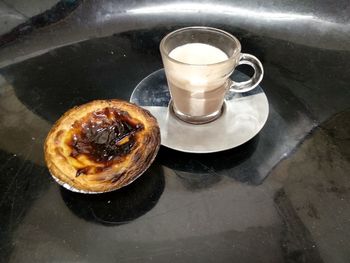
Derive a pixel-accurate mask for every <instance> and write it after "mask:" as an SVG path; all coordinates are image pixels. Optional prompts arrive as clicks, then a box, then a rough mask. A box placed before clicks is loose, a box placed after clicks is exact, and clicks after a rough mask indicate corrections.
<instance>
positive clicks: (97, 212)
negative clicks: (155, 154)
mask: <svg viewBox="0 0 350 263" xmlns="http://www.w3.org/2000/svg"><path fill="white" fill-rule="evenodd" d="M164 186H165V181H164V174H163V171H162V169H161V167H160V166H159V165H154V164H153V165H152V166H151V167H150V168H149V169H148V170H147V171H146V172H145V174H144V175H143V176H141V177H140V178H138V179H137V180H136V181H135V182H134V183H132V184H131V185H128V186H126V187H123V188H121V189H119V190H118V191H114V192H109V193H105V194H103V195H86V194H80V193H74V192H71V191H68V190H66V189H64V188H63V187H62V188H61V195H62V198H63V200H64V202H65V204H66V205H67V207H68V208H69V209H70V210H71V211H72V212H73V213H74V214H75V215H77V216H78V217H80V218H83V219H85V220H87V221H90V222H94V223H98V224H103V225H120V224H125V223H128V222H130V221H132V220H134V219H136V218H138V217H140V216H142V215H143V214H145V213H147V212H148V211H149V210H151V209H152V208H153V207H154V206H155V205H156V203H157V202H158V199H159V198H160V196H161V195H162V193H163V190H164Z"/></svg>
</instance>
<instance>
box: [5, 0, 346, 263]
mask: <svg viewBox="0 0 350 263" xmlns="http://www.w3.org/2000/svg"><path fill="white" fill-rule="evenodd" d="M93 2H94V1H86V2H84V3H83V4H82V5H81V6H80V7H79V8H78V10H77V11H76V13H73V14H71V16H72V17H69V18H68V20H67V21H66V24H64V23H63V24H61V25H57V24H54V25H48V26H47V28H44V29H37V30H36V31H35V30H34V32H33V33H32V34H34V36H37V35H42V36H43V42H45V41H44V39H45V38H49V34H50V32H51V31H50V30H54V29H55V27H56V28H58V29H57V30H58V32H61V34H63V33H62V32H65V31H67V30H68V28H69V27H68V26H67V24H68V25H69V23H72V25H73V26H74V25H75V24H74V23H78V24H79V25H80V26H81V27H82V28H84V25H83V24H84V23H83V22H82V19H83V18H84V17H85V19H86V21H87V24H89V23H92V21H88V18H91V17H95V20H94V23H95V24H97V25H98V26H96V28H99V27H103V26H106V28H110V27H111V25H110V24H108V23H107V24H103V23H102V22H101V20H99V18H101V16H102V15H101V14H102V13H103V12H105V15H106V14H108V12H107V11H106V10H109V12H110V10H111V8H112V7H115V5H116V4H115V3H113V4H112V3H109V1H101V3H99V4H96V5H97V6H95V7H93ZM157 2H158V1H157ZM344 2H346V1H344ZM255 4H257V3H255ZM120 5H121V6H123V7H125V5H126V4H125V3H120ZM134 5H135V6H136V5H137V4H136V2H135V3H134ZM207 5H208V4H207ZM252 5H253V2H252ZM111 6H112V7H111ZM135 6H133V5H132V4H130V6H129V7H128V8H129V10H133V12H134V13H132V14H134V15H135V14H136V15H137V14H140V17H141V18H140V20H139V21H138V20H132V19H131V18H130V16H129V15H127V14H125V13H123V12H121V13H120V14H119V13H118V14H119V15H120V16H119V18H118V19H119V20H118V21H117V20H115V21H114V20H113V21H114V22H113V23H114V24H113V25H114V26H115V27H116V29H115V33H114V34H109V35H107V32H109V30H110V29H108V30H107V29H106V31H105V32H106V34H105V35H106V36H102V35H104V33H101V34H100V35H99V37H95V36H94V37H92V38H91V39H85V40H84V41H81V42H77V43H73V44H68V43H66V45H65V46H63V47H59V48H48V49H45V52H40V54H37V55H35V54H36V53H32V54H31V55H30V56H27V57H26V56H24V55H23V56H22V58H20V59H18V60H16V58H19V57H20V56H19V55H18V52H19V51H18V50H20V48H21V45H23V43H26V45H28V47H26V48H27V50H29V46H30V45H32V46H35V45H36V44H37V43H38V42H40V41H41V40H40V39H38V38H35V39H34V38H32V37H31V36H30V35H27V36H23V37H22V38H20V39H19V40H18V41H17V42H15V43H10V44H8V46H5V47H3V48H2V50H0V57H2V58H4V59H3V63H2V67H1V69H0V187H1V191H0V262H51V261H54V262H348V260H349V258H350V252H349V251H350V250H349V244H350V224H349V223H350V222H349V218H350V203H349V200H350V180H348V179H349V178H348V177H349V173H348V171H349V168H350V166H349V134H350V132H349V127H350V125H349V124H350V123H349V122H350V120H349V119H350V118H349V116H350V111H349V106H350V103H349V101H350V89H349V83H350V63H349V61H350V50H349V48H348V46H347V47H344V46H342V45H340V44H339V45H336V44H334V43H331V42H328V43H325V42H324V41H326V40H324V41H323V40H322V35H321V34H322V32H316V33H315V32H313V34H315V36H318V37H319V41H316V40H315V39H314V38H312V37H311V38H310V39H309V38H308V36H307V34H308V27H307V26H306V25H304V24H303V25H302V27H300V28H298V29H290V32H289V31H288V30H289V29H288V25H283V23H287V24H288V21H289V20H287V22H286V20H283V19H280V20H278V19H277V18H276V17H275V20H274V21H278V22H279V23H282V26H281V27H282V28H283V27H285V28H287V29H286V31H285V32H281V31H278V30H279V29H278V30H277V29H276V32H277V33H276V35H275V36H274V35H273V34H267V33H266V32H264V30H261V31H257V30H252V29H251V28H250V29H249V27H247V28H248V29H247V28H246V29H245V28H244V27H242V26H235V25H234V24H233V23H230V18H227V17H223V18H222V17H220V18H218V17H219V14H218V13H217V14H216V17H217V18H218V19H217V20H215V19H213V17H209V18H207V19H206V16H205V13H204V14H197V13H195V14H197V15H198V16H195V17H191V16H190V14H191V13H190V12H187V13H186V12H185V11H184V13H183V14H184V15H181V14H175V13H174V12H173V13H172V12H169V14H168V15H169V18H166V13H164V14H161V13H159V12H158V13H157V12H156V9H150V8H151V7H148V9H143V13H142V12H141V11H142V10H141V11H140V9H137V8H136V7H135ZM219 6H220V5H219ZM102 7H105V9H103V8H102ZM98 8H101V9H98ZM202 8H203V6H202ZM232 8H234V6H233V5H232V6H231V9H232ZM271 8H272V7H271ZM125 9H127V8H126V7H125ZM231 9H230V12H233V9H232V10H231ZM101 10H102V11H101ZM103 10H104V11H103ZM135 10H136V11H137V10H138V12H139V13H137V12H136V13H135ZM145 10H146V11H147V12H149V14H146V15H148V17H147V18H145V17H143V16H144V15H145V13H144V12H146V11H145ZM152 10H153V11H152ZM220 10H221V9H220ZM251 10H255V9H254V8H252V9H251ZM281 10H283V9H279V10H277V11H279V12H281ZM99 12H100V13H99ZM101 12H102V13H101ZM152 12H154V14H155V16H154V17H150V16H152V15H151V14H150V13H152ZM179 12H180V11H179ZM213 12H214V11H213ZM254 12H257V11H254ZM337 12H338V11H337ZM339 12H340V11H339ZM92 13H94V14H97V15H96V16H92V15H91V14H92ZM214 13H215V12H214ZM123 15H124V16H125V17H123ZM295 15H296V14H295ZM106 16H107V15H106ZM106 16H104V17H105V19H107V18H106ZM281 16H283V15H281ZM285 17H286V16H285ZM78 18H79V19H80V20H79V21H78ZM151 18H152V19H151ZM123 19H124V20H123ZM142 19H144V20H145V21H149V23H148V24H144V25H143V24H142V23H141V22H140V21H143V20H142ZM235 19H237V18H232V21H235ZM276 19H277V20H276ZM77 21H78V22H77ZM155 21H157V22H155ZM320 21H321V20H320ZM63 22H64V21H63ZM117 22H118V23H117ZM119 22H120V23H119ZM313 22H314V21H313ZM99 23H100V24H99ZM104 23H105V22H104ZM135 23H137V26H135ZM320 23H321V22H320ZM325 23H326V22H325ZM334 23H335V22H334ZM337 23H338V24H341V25H342V26H343V27H342V28H341V29H339V30H340V31H341V30H343V32H349V27H348V24H346V23H344V21H338V22H337ZM193 24H201V25H208V26H214V27H219V28H221V29H223V30H226V31H228V32H230V33H233V34H234V35H236V36H237V37H238V38H239V40H240V41H241V43H242V46H243V51H244V52H247V53H251V54H254V55H256V56H257V57H258V58H259V59H260V60H261V61H262V63H263V65H264V69H265V76H264V79H263V81H262V83H261V87H262V88H263V89H264V91H265V93H266V95H267V97H268V100H269V106H270V113H269V117H268V120H267V123H266V125H265V127H264V128H263V129H262V130H261V132H260V133H259V134H258V135H257V136H255V137H254V138H253V139H252V140H250V141H248V142H247V143H245V144H243V145H241V146H239V147H237V148H234V149H231V150H228V151H224V152H219V153H212V154H190V153H182V152H178V151H174V150H172V149H169V148H166V147H163V146H162V147H161V149H160V151H159V153H158V155H157V158H156V160H155V162H154V163H153V164H152V166H151V168H150V169H149V170H147V172H146V173H145V174H144V175H142V176H141V177H140V178H139V179H137V180H136V181H135V182H134V183H132V184H131V185H129V186H127V187H125V188H122V189H120V190H118V191H115V192H111V193H107V194H101V195H82V194H77V193H72V192H69V191H67V190H66V189H64V188H62V187H60V186H59V185H58V184H56V183H55V182H54V180H53V179H52V178H51V176H50V174H49V172H48V170H47V168H46V165H45V161H44V156H43V142H44V140H45V137H46V135H47V133H48V131H49V130H50V128H51V126H52V125H53V123H54V122H55V121H56V120H57V119H58V118H59V117H60V116H61V115H62V114H63V113H64V112H65V111H67V110H68V109H70V108H72V107H73V106H75V105H79V104H83V103H85V102H89V101H91V100H94V99H111V98H119V99H124V100H129V98H130V95H131V93H132V91H133V89H134V87H135V86H136V85H137V84H138V83H139V82H140V81H141V80H142V79H143V78H144V77H146V76H147V75H149V74H150V73H152V72H154V71H156V70H158V69H160V68H162V63H161V58H160V54H159V49H158V46H159V42H160V40H161V38H162V37H163V36H164V35H165V34H166V33H168V32H170V31H171V30H173V29H175V28H178V27H182V26H187V25H193ZM268 25H269V27H270V28H273V23H268ZM280 25H281V24H280ZM290 25H292V24H290ZM73 26H72V28H73ZM310 27H312V25H310ZM59 28H61V29H59ZM62 28H63V29H62ZM326 28H327V30H330V28H329V27H328V24H326ZM40 30H41V32H40ZM45 30H46V31H45ZM60 30H61V31H60ZM72 30H74V29H72ZM82 30H83V29H82ZM266 30H267V29H266ZM293 30H294V31H293ZM325 30H326V29H325ZM295 32H298V34H304V36H305V39H303V37H302V36H299V37H295V40H293V38H292V37H290V36H291V35H293V34H294V33H295ZM327 32H328V31H327ZM69 34H71V33H70V32H69V30H68V31H67V35H69ZM310 34H311V33H310ZM63 35H64V34H63ZM67 35H64V37H67ZM72 38H74V36H72ZM86 38H88V35H86ZM339 38H340V39H342V38H344V36H340V37H339ZM348 41H350V40H348ZM72 42H75V41H72ZM16 47H17V51H16ZM26 48H24V49H23V50H26ZM33 48H34V47H33ZM7 51H8V52H9V53H11V52H13V53H12V54H13V60H12V62H10V61H11V60H10V57H11V56H10V55H9V54H5V53H6V52H7ZM23 52H26V51H23ZM5 57H7V59H5ZM238 70H240V71H242V72H245V73H246V74H248V75H249V74H251V72H250V71H249V69H247V68H244V67H240V68H238ZM218 139H220V134H218Z"/></svg>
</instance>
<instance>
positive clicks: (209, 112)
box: [160, 27, 264, 124]
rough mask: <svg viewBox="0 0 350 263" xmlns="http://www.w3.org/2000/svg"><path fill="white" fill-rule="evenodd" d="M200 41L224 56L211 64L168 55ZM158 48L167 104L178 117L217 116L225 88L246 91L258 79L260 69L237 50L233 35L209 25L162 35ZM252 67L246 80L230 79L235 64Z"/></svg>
mask: <svg viewBox="0 0 350 263" xmlns="http://www.w3.org/2000/svg"><path fill="white" fill-rule="evenodd" d="M189 43H201V44H208V45H211V46H214V47H216V48H218V49H220V50H221V51H223V52H224V53H225V54H226V55H227V59H226V60H224V61H221V62H217V63H212V64H189V63H185V62H182V61H179V60H175V59H173V58H172V57H170V56H169V54H170V52H171V51H172V50H174V49H175V48H176V47H179V46H182V45H185V44H189ZM160 52H161V56H162V60H163V64H164V69H165V74H166V78H167V82H168V86H169V90H170V94H171V105H170V106H171V107H172V109H173V111H174V113H175V115H176V116H177V117H178V118H180V119H181V120H183V121H185V122H189V123H193V124H202V123H207V122H210V121H213V120H215V119H217V118H218V117H220V115H221V112H222V107H223V103H224V97H225V94H226V92H228V91H229V90H231V91H234V92H247V91H250V90H252V89H254V88H255V87H256V86H257V85H258V84H259V83H260V81H261V80H262V78H263V75H264V69H263V67H262V64H261V62H260V61H259V60H258V59H257V58H256V57H255V56H253V55H250V54H245V53H241V44H240V42H239V41H238V39H237V38H236V37H234V36H233V35H231V34H229V33H227V32H225V31H223V30H220V29H216V28H211V27H186V28H181V29H178V30H175V31H173V32H171V33H169V34H168V35H166V36H165V37H164V38H163V39H162V41H161V43H160ZM242 64H247V65H250V66H251V67H253V69H254V75H253V77H252V78H250V79H249V80H247V81H244V82H234V81H233V80H231V79H230V76H231V75H232V73H233V71H234V69H235V67H236V66H238V65H242Z"/></svg>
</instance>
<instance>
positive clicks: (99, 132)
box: [68, 108, 143, 176]
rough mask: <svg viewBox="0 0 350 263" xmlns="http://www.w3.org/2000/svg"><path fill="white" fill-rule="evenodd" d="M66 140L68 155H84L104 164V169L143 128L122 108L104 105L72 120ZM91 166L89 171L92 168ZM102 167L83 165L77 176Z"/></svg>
mask: <svg viewBox="0 0 350 263" xmlns="http://www.w3.org/2000/svg"><path fill="white" fill-rule="evenodd" d="M72 128H73V134H72V137H71V139H70V141H69V143H68V144H69V146H70V147H71V148H72V152H71V157H73V158H77V157H78V156H79V155H85V156H87V157H88V158H89V159H90V160H92V161H94V162H97V163H100V164H103V167H104V168H103V169H105V168H107V167H109V166H111V165H112V164H113V163H114V162H117V161H120V160H121V159H122V157H123V156H126V155H127V154H128V153H130V151H131V149H132V148H133V146H134V145H135V134H136V133H137V132H138V131H140V130H142V129H143V125H142V124H139V123H136V122H135V121H134V120H133V119H132V118H131V117H130V115H129V114H128V113H127V112H125V111H119V110H116V109H113V108H104V109H103V110H99V111H95V112H92V113H90V114H88V115H87V116H85V117H84V118H83V119H82V120H79V121H76V122H75V123H74V124H73V127H72ZM91 170H92V171H91ZM98 171H101V167H84V168H81V169H79V170H78V171H77V174H76V176H79V175H81V174H88V173H89V172H98Z"/></svg>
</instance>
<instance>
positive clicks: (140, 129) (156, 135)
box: [44, 100, 160, 193]
mask: <svg viewBox="0 0 350 263" xmlns="http://www.w3.org/2000/svg"><path fill="white" fill-rule="evenodd" d="M104 109H109V111H112V110H113V111H116V112H118V114H119V113H121V114H122V115H123V116H127V119H128V121H129V123H130V124H134V127H137V129H136V128H134V130H133V131H132V143H129V145H130V146H129V148H126V149H127V150H126V152H125V153H124V152H123V154H122V155H121V156H116V157H114V158H113V159H112V157H110V158H109V159H112V160H109V159H108V160H103V161H101V160H100V158H91V156H89V155H88V154H84V153H76V150H74V149H75V148H74V147H73V146H72V145H76V144H77V142H76V141H74V144H73V143H72V141H73V139H72V138H74V139H76V134H75V133H76V132H77V131H78V130H79V127H80V126H84V122H87V121H89V119H91V118H92V117H91V118H90V117H89V116H95V115H96V114H95V113H96V112H101V111H103V110H104ZM93 114H95V115H93ZM81 120H84V121H83V122H82V121H81ZM85 126H86V125H85ZM85 126H84V127H85ZM77 127H78V128H77ZM128 127H130V126H128ZM113 134H114V133H113ZM105 137H106V136H105ZM130 138H131V137H130ZM76 140H77V139H76ZM125 140H129V139H128V137H127V136H125V138H124V139H123V140H120V141H121V143H123V141H125ZM113 142H114V141H113ZM78 143H79V142H78ZM159 146H160V130H159V126H158V124H157V121H156V119H155V118H154V117H153V116H152V115H151V114H150V113H149V112H148V111H147V110H145V109H142V108H140V107H138V106H136V105H134V104H131V103H129V102H125V101H121V100H95V101H92V102H90V103H87V104H84V105H81V106H78V107H74V108H72V109H71V110H69V111H67V112H66V113H65V114H64V115H63V116H62V117H61V118H60V119H59V120H58V121H57V122H56V123H55V124H54V126H53V127H52V129H51V130H50V132H49V134H48V136H47V138H46V141H45V146H44V151H45V160H46V164H47V166H48V168H49V171H50V173H51V174H52V176H54V177H55V178H57V179H58V180H59V181H61V182H63V183H66V184H68V185H69V186H71V187H73V188H74V189H77V190H80V191H84V192H86V193H100V192H109V191H112V190H116V189H119V188H121V187H123V186H125V185H128V184H129V183H131V182H132V181H134V180H135V179H136V178H137V177H138V176H140V175H141V174H142V173H143V172H144V171H145V170H146V169H147V168H148V167H149V166H150V165H151V163H152V162H153V160H154V158H155V156H156V154H157V152H158V149H159ZM124 148H125V147H124ZM87 167H88V169H86V168H87Z"/></svg>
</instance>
